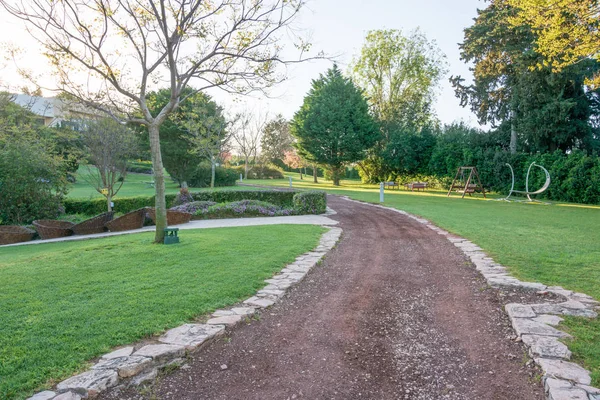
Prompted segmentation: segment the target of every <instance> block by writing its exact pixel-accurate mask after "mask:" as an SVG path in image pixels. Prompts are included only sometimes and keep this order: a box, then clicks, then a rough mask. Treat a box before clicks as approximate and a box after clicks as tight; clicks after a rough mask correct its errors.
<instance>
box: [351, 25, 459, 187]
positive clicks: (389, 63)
mask: <svg viewBox="0 0 600 400" xmlns="http://www.w3.org/2000/svg"><path fill="white" fill-rule="evenodd" d="M445 58H446V57H445V55H444V54H443V53H442V52H441V51H440V49H439V48H438V47H437V45H436V44H435V42H434V41H429V40H428V39H427V37H426V36H425V35H424V34H423V33H421V32H420V31H419V30H415V31H412V32H410V33H408V34H407V35H405V34H403V32H402V31H399V30H375V31H370V32H368V33H367V37H366V39H365V43H364V45H363V47H362V49H361V52H360V55H359V56H358V57H356V58H355V59H354V60H353V62H352V66H351V70H352V76H353V78H354V81H355V82H356V83H357V84H358V86H360V87H362V88H363V89H364V91H365V94H366V96H367V98H368V101H369V105H370V108H371V111H372V113H373V115H374V116H375V118H376V119H377V120H378V122H379V126H380V130H381V138H380V140H379V143H378V144H377V145H376V146H374V147H373V149H372V150H371V151H370V152H369V156H368V157H367V158H366V159H365V160H363V161H361V162H360V163H359V168H360V170H361V175H362V176H363V179H365V180H367V181H370V182H379V181H381V180H386V179H387V178H388V176H389V175H390V174H394V168H393V167H391V164H393V163H388V162H386V160H384V159H383V158H382V157H383V156H384V154H391V153H392V152H394V149H388V148H387V147H389V146H390V145H393V144H394V143H398V142H399V141H401V140H402V139H401V138H393V137H392V136H393V135H398V134H399V135H401V134H402V132H404V131H406V130H408V131H414V130H418V129H422V128H423V127H425V126H427V125H429V124H430V123H431V122H432V121H433V119H434V118H435V117H434V115H433V112H432V109H431V106H432V103H433V101H434V98H435V89H436V88H437V87H438V84H439V81H440V79H441V78H442V77H443V76H444V74H445V73H446V70H447V67H446V61H445Z"/></svg>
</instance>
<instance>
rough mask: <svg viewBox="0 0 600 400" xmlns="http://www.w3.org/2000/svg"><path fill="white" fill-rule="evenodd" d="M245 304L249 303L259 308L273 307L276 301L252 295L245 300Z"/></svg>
mask: <svg viewBox="0 0 600 400" xmlns="http://www.w3.org/2000/svg"><path fill="white" fill-rule="evenodd" d="M244 304H249V305H251V306H256V307H259V308H267V307H271V306H272V305H273V304H275V302H274V301H273V300H269V299H261V298H258V297H251V298H249V299H248V300H246V301H244Z"/></svg>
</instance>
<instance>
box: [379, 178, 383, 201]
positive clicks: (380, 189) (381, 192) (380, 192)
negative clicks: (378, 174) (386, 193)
mask: <svg viewBox="0 0 600 400" xmlns="http://www.w3.org/2000/svg"><path fill="white" fill-rule="evenodd" d="M379 202H380V203H383V182H379Z"/></svg>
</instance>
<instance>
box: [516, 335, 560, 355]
mask: <svg viewBox="0 0 600 400" xmlns="http://www.w3.org/2000/svg"><path fill="white" fill-rule="evenodd" d="M521 339H522V340H523V343H525V344H526V345H527V346H529V354H530V355H531V356H532V357H534V358H535V357H544V358H562V359H565V360H568V359H570V358H571V352H570V351H569V349H568V348H567V346H566V345H565V344H564V343H561V342H559V341H558V339H557V338H556V337H552V336H538V335H523V336H521Z"/></svg>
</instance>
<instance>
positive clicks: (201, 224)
mask: <svg viewBox="0 0 600 400" xmlns="http://www.w3.org/2000/svg"><path fill="white" fill-rule="evenodd" d="M327 215H331V211H329V212H328V213H327V214H324V215H294V216H290V217H259V218H227V219H209V220H199V221H190V222H188V223H187V224H181V225H173V226H172V227H176V228H179V229H181V230H185V229H207V228H227V227H234V226H257V225H282V224H292V225H335V224H337V223H338V222H337V221H334V220H332V219H330V218H328V217H327ZM154 229H155V227H154V226H146V227H144V228H141V229H134V230H132V231H124V232H106V233H96V234H92V235H75V236H67V237H64V238H57V239H46V240H32V241H30V242H23V243H15V244H7V245H4V246H0V248H3V247H10V246H30V245H35V244H42V243H54V242H69V241H73V240H88V239H96V238H101V237H109V236H119V235H129V234H132V233H140V232H151V231H154Z"/></svg>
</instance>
